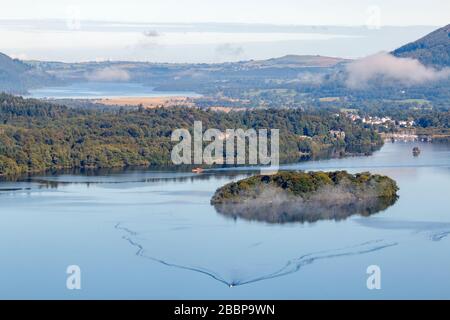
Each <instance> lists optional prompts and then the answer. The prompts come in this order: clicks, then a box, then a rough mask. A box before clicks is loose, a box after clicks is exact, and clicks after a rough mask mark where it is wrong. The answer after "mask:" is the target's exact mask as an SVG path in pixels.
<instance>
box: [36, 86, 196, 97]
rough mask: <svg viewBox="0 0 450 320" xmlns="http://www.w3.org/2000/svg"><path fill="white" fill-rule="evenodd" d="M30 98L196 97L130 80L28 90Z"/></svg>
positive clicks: (190, 93) (184, 92)
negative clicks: (155, 89)
mask: <svg viewBox="0 0 450 320" xmlns="http://www.w3.org/2000/svg"><path fill="white" fill-rule="evenodd" d="M29 91H30V95H29V96H28V97H31V98H39V99H42V98H54V99H100V98H120V97H175V96H183V97H197V96H200V95H199V94H196V93H195V92H187V91H154V90H153V89H152V88H151V87H148V86H144V85H143V84H140V83H131V82H80V83H74V84H71V85H68V86H62V87H45V88H40V89H34V90H29Z"/></svg>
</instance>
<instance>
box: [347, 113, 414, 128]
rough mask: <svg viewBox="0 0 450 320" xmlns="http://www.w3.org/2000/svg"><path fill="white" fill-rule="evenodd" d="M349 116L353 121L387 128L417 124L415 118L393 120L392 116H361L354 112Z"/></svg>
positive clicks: (407, 126)
mask: <svg viewBox="0 0 450 320" xmlns="http://www.w3.org/2000/svg"><path fill="white" fill-rule="evenodd" d="M347 117H348V118H349V119H351V120H352V121H358V120H360V121H362V123H366V124H371V125H384V126H385V127H386V128H388V127H389V126H390V125H391V126H397V127H400V128H411V127H413V126H414V125H415V122H414V120H410V121H396V120H393V119H392V118H391V117H382V118H380V117H372V116H365V117H361V116H359V115H357V114H354V113H349V114H347Z"/></svg>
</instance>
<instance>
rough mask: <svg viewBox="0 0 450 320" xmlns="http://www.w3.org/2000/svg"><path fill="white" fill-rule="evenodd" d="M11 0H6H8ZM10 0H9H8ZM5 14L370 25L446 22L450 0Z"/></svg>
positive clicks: (140, 6)
mask: <svg viewBox="0 0 450 320" xmlns="http://www.w3.org/2000/svg"><path fill="white" fill-rule="evenodd" d="M4 1H5V0H4ZM5 2H6V1H5ZM7 2H8V5H5V4H3V5H2V10H1V12H0V18H1V19H23V18H26V19H48V18H64V17H65V16H67V15H71V14H72V13H73V12H74V11H77V12H78V13H79V17H80V18H81V19H89V20H107V21H128V22H137V21H141V22H234V23H270V24H303V25H305V24H307V25H364V24H366V23H367V20H368V19H370V17H371V16H373V15H374V14H377V12H379V13H380V15H381V24H382V25H401V26H405V25H445V24H448V23H450V21H449V20H450V1H448V0H427V1H424V0H276V1H274V0H227V1H223V0H189V1H186V0H126V1H117V0H78V1H76V0H40V1H36V0H14V1H12V0H11V1H7Z"/></svg>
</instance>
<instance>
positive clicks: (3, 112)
mask: <svg viewBox="0 0 450 320" xmlns="http://www.w3.org/2000/svg"><path fill="white" fill-rule="evenodd" d="M194 121H202V122H203V129H204V130H206V129H207V128H217V129H220V130H225V129H227V128H232V129H234V128H243V129H247V128H254V129H261V128H268V129H270V128H278V129H279V130H280V154H281V155H282V158H281V159H280V160H281V161H282V162H283V161H284V162H286V161H297V160H298V159H299V158H300V157H302V156H304V155H308V156H314V155H316V154H320V153H321V152H323V151H324V150H330V149H340V150H341V152H354V151H355V150H356V151H358V150H366V149H370V148H376V147H379V146H381V144H382V141H381V138H380V137H379V135H378V134H377V133H376V132H374V131H373V130H371V129H368V128H363V127H362V126H360V125H357V124H354V123H352V122H351V121H349V120H348V119H347V118H346V117H345V116H342V115H339V114H335V113H333V112H330V111H308V112H305V111H301V110H288V109H282V110H267V109H265V110H264V109H262V110H254V111H240V112H230V113H223V112H216V111H211V110H200V109H197V108H183V107H176V108H158V109H143V108H139V109H137V110H136V109H133V110H130V109H126V108H122V109H112V110H92V109H78V108H68V107H66V106H62V105H55V104H51V103H48V102H45V101H41V100H35V99H24V98H21V97H16V96H11V95H7V94H0V175H3V176H8V175H18V174H24V173H35V172H42V171H45V170H49V169H63V168H112V167H127V166H151V165H170V164H171V161H170V154H171V149H172V147H173V145H174V144H175V143H174V142H171V141H170V137H171V133H172V131H173V130H174V129H176V128H186V129H190V130H191V129H192V128H193V123H194ZM336 132H345V137H343V136H339V135H336ZM342 150H343V151H342Z"/></svg>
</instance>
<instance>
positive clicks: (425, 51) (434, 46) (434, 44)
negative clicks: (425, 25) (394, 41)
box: [392, 24, 450, 67]
mask: <svg viewBox="0 0 450 320" xmlns="http://www.w3.org/2000/svg"><path fill="white" fill-rule="evenodd" d="M392 54H394V55H395V56H397V57H408V58H414V59H417V60H419V61H420V62H422V63H423V64H425V65H429V66H435V67H446V66H450V24H449V25H446V26H445V27H443V28H440V29H438V30H436V31H433V32H432V33H430V34H428V35H426V36H425V37H423V38H421V39H419V40H417V41H414V42H411V43H408V44H407V45H404V46H403V47H400V48H398V49H397V50H394V51H393V52H392Z"/></svg>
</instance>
